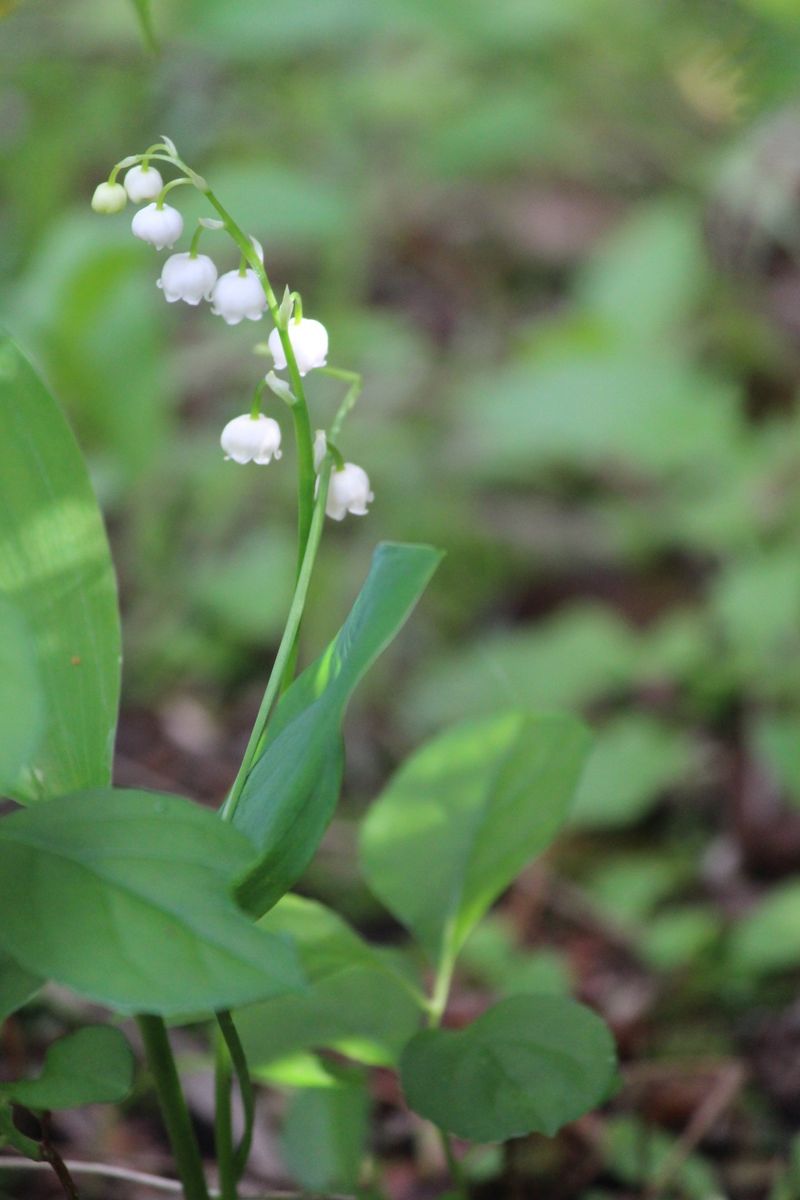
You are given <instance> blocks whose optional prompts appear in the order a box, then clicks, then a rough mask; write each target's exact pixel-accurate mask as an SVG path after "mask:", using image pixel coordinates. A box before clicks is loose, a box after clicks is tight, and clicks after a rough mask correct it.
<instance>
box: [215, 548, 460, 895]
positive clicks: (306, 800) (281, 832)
mask: <svg viewBox="0 0 800 1200" xmlns="http://www.w3.org/2000/svg"><path fill="white" fill-rule="evenodd" d="M440 558H441V555H440V553H439V552H438V551H437V550H434V549H432V548H431V547H430V546H406V545H399V544H394V543H388V542H387V543H383V544H381V545H380V546H378V548H377V550H376V551H375V554H374V556H373V560H372V566H371V568H370V572H369V575H368V576H367V579H366V582H365V583H364V586H363V587H362V589H361V591H360V593H359V595H358V598H357V600H356V602H355V604H354V606H353V608H352V611H351V612H350V615H349V616H348V618H347V620H346V621H345V623H344V625H343V626H342V628H341V630H340V631H339V633H338V634H337V636H336V637H335V638H334V640H333V641H332V642H331V644H330V645H329V646H328V648H327V650H326V651H325V653H324V654H323V655H322V656H321V657H320V658H318V659H317V660H316V662H314V663H312V664H311V666H310V667H308V668H307V669H306V670H305V671H304V672H303V673H302V675H301V676H300V677H299V679H297V680H296V681H295V683H294V684H293V685H292V686H291V687H290V688H289V690H288V691H287V692H286V694H285V695H284V697H283V699H282V700H281V702H280V704H279V705H278V707H277V709H276V711H275V713H274V715H273V717H272V720H271V721H270V723H269V726H268V728H267V740H266V744H265V748H264V751H263V753H262V755H261V757H260V758H259V759H258V761H257V762H256V764H255V766H254V767H253V769H252V771H251V772H250V775H249V776H248V779H247V782H246V783H245V786H244V790H243V792H242V795H241V797H240V799H239V803H238V806H237V808H236V809H235V811H234V813H233V817H232V823H233V824H234V825H235V826H236V828H237V829H241V830H242V832H243V833H245V834H246V835H247V836H248V837H249V838H250V840H251V841H252V842H254V843H255V844H256V845H257V846H258V847H259V851H260V853H259V857H258V860H257V862H256V863H255V865H253V866H252V867H251V869H250V871H249V872H248V875H247V877H246V879H245V880H244V881H243V882H242V884H241V886H240V888H239V890H238V897H239V900H240V902H241V903H242V904H243V905H244V907H246V908H247V909H248V910H249V911H251V912H254V913H255V914H256V915H259V914H261V913H263V912H265V911H266V910H267V909H268V908H270V907H271V905H273V904H274V903H275V901H276V900H278V899H279V898H280V896H282V895H283V894H284V893H285V892H287V891H288V890H289V888H290V887H291V885H292V884H293V883H294V882H295V880H296V879H298V878H299V876H300V875H301V874H302V872H303V871H304V870H305V868H306V867H307V866H308V864H309V862H310V861H311V859H312V857H313V855H314V852H315V850H316V848H317V846H318V845H319V843H320V840H321V839H322V836H323V834H324V832H325V829H326V828H327V826H328V824H329V822H330V820H331V817H332V816H333V812H334V809H335V807H336V802H337V800H338V797H339V788H340V785H341V775H342V767H343V761H344V751H343V747H342V736H341V723H342V719H343V717H344V713H345V709H346V707H347V703H348V701H349V699H350V697H351V695H352V693H353V691H354V690H355V688H356V686H357V684H358V683H359V681H360V680H361V678H362V677H363V675H364V674H365V673H366V671H367V670H368V669H369V667H370V666H371V665H372V663H373V662H374V661H375V659H376V658H377V657H378V655H379V654H380V653H381V652H382V651H383V650H384V649H385V648H386V646H387V645H388V644H389V643H390V642H391V641H392V639H393V638H394V637H395V635H396V634H397V633H398V631H399V630H400V629H401V628H402V626H403V625H404V624H405V622H406V620H407V618H408V617H409V615H410V613H411V610H412V609H413V607H414V605H415V604H416V603H417V601H418V599H419V597H420V596H421V594H422V592H423V591H424V590H425V588H426V586H427V584H428V581H429V580H430V577H431V575H432V574H433V572H434V570H435V569H436V566H437V565H438V563H439V560H440Z"/></svg>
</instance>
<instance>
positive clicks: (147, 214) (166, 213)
mask: <svg viewBox="0 0 800 1200" xmlns="http://www.w3.org/2000/svg"><path fill="white" fill-rule="evenodd" d="M131 229H132V230H133V232H134V235H135V236H136V237H138V238H141V239H142V241H143V242H149V243H150V245H151V246H155V248H156V250H163V249H164V247H165V246H166V247H167V248H168V249H169V250H171V249H172V247H173V246H174V245H175V243H176V242H177V240H178V238H179V237H180V236H181V234H182V233H183V217H182V216H181V214H180V213H179V212H178V210H177V208H171V207H170V206H169V204H164V205H163V206H162V207H161V208H159V207H158V206H157V205H156V204H146V205H145V206H144V208H140V209H139V211H138V212H137V213H136V215H135V216H134V218H133V221H132V222H131Z"/></svg>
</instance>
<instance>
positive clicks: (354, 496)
mask: <svg viewBox="0 0 800 1200" xmlns="http://www.w3.org/2000/svg"><path fill="white" fill-rule="evenodd" d="M374 499H375V497H374V495H373V494H372V492H371V491H370V487H369V476H368V475H367V472H366V471H365V470H363V468H362V467H357V466H356V464H355V463H345V464H344V466H343V467H342V469H341V471H337V470H333V471H332V472H331V479H330V483H329V484H328V496H327V500H326V502H325V512H326V513H327V515H328V516H329V517H332V518H333V520H334V521H341V520H343V519H344V517H345V516H346V515H347V513H353V514H354V515H355V516H357V517H363V516H365V515H366V512H367V505H368V504H371V503H372V501H373V500H374Z"/></svg>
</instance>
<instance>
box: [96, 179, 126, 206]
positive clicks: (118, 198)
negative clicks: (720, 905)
mask: <svg viewBox="0 0 800 1200" xmlns="http://www.w3.org/2000/svg"><path fill="white" fill-rule="evenodd" d="M127 203H128V197H127V194H126V192H125V188H124V187H123V186H122V184H121V183H108V182H107V181H106V183H98V185H97V187H96V188H95V189H94V195H93V196H92V208H93V209H94V211H95V212H97V213H118V212H122V210H123V208H124V207H125V205H126V204H127Z"/></svg>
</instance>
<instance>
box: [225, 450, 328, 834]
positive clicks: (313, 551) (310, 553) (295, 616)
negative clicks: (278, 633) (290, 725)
mask: <svg viewBox="0 0 800 1200" xmlns="http://www.w3.org/2000/svg"><path fill="white" fill-rule="evenodd" d="M330 474H331V460H330V457H328V458H327V459H326V461H325V463H324V464H323V466H322V469H321V471H320V476H319V492H318V494H317V499H316V502H315V504H314V509H313V513H312V520H311V527H310V529H309V536H308V542H307V544H306V552H305V555H304V556H303V562H302V565H301V568H300V574H299V576H298V579H297V583H296V585H295V589H294V595H293V596H292V603H291V606H290V608H289V616H288V617H287V619H286V627H285V629H284V631H283V636H282V638H281V642H280V645H279V646H278V653H277V654H276V655H275V662H274V663H273V664H272V671H271V673H270V677H269V679H268V681H267V687H266V690H265V692H264V697H263V699H262V701H261V706H260V708H259V710H258V714H257V716H256V719H255V722H254V724H253V729H252V732H251V734H250V740H249V741H248V743H247V747H246V749H245V752H244V757H243V759H242V764H241V766H240V767H239V771H238V774H237V776H236V778H235V779H234V781H233V786H232V788H231V790H230V792H229V794H228V798H227V800H226V801H225V803H224V804H223V806H222V808H221V810H220V816H221V817H222V818H223V820H226V821H230V820H231V818H232V817H233V814H234V813H235V811H236V806H237V805H238V803H239V797H240V796H241V794H242V790H243V788H244V785H245V781H246V780H247V776H248V775H249V773H250V769H251V767H252V765H253V763H254V761H255V759H256V756H257V754H258V752H259V749H260V748H261V743H262V738H263V736H264V731H265V729H266V726H267V721H268V720H269V715H270V712H271V711H272V705H273V704H274V702H275V700H276V699H277V697H278V695H279V689H280V684H281V679H282V678H283V672H284V669H285V667H286V663H287V662H288V660H289V656H290V655H291V653H292V650H293V648H294V644H295V639H296V637H297V632H298V630H299V628H300V622H301V620H302V618H303V610H304V608H305V603H306V597H307V595H308V587H309V584H310V582H311V573H312V571H313V569H314V560H315V559H316V557H317V550H318V549H319V543H320V538H321V537H322V526H323V523H324V521H325V500H326V498H327V495H328V482H329V480H330Z"/></svg>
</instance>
